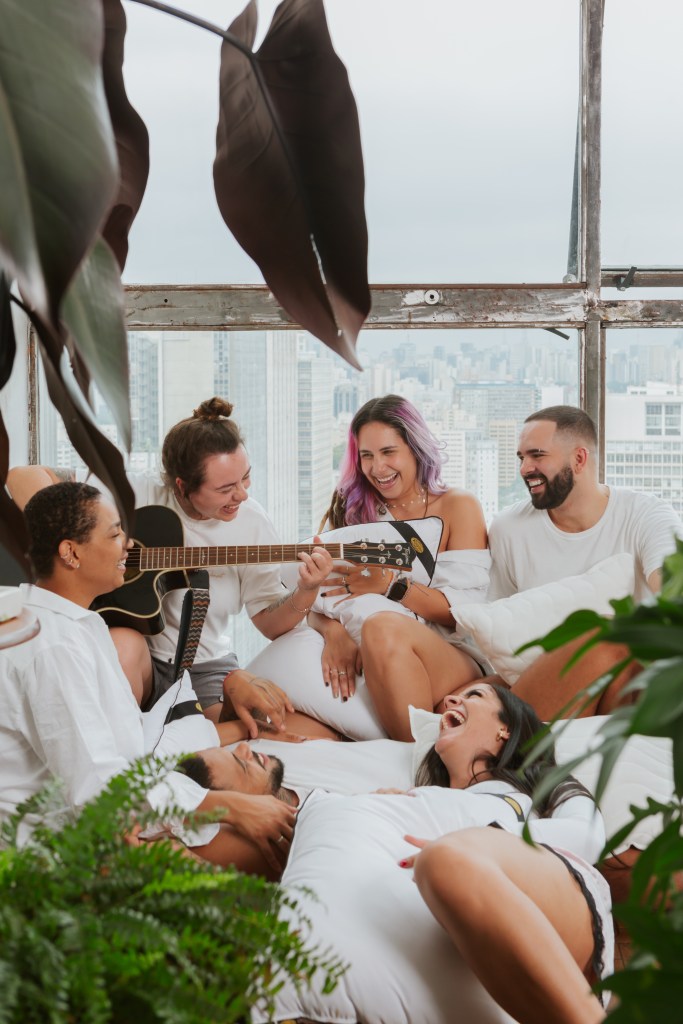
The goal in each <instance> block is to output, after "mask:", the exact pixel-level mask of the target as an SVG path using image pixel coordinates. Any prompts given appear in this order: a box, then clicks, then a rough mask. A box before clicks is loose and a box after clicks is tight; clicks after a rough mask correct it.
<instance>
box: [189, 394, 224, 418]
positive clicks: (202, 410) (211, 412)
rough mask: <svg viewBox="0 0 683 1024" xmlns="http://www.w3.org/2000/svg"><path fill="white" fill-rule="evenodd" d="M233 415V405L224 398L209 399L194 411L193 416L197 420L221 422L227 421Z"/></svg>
mask: <svg viewBox="0 0 683 1024" xmlns="http://www.w3.org/2000/svg"><path fill="white" fill-rule="evenodd" d="M231 413H232V405H231V404H230V402H226V401H225V399H224V398H218V397H217V396H214V397H213V398H208V399H207V400H206V401H205V402H202V404H201V405H200V406H199V407H198V408H197V409H195V410H194V411H193V413H192V415H193V417H194V418H195V419H197V420H220V419H227V418H228V417H229V416H230V414H231Z"/></svg>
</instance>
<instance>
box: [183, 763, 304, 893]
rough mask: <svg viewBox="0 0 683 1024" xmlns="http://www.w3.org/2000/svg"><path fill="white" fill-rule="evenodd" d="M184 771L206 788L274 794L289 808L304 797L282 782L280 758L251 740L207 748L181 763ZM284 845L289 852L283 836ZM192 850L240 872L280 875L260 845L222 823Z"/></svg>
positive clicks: (297, 804)
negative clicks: (251, 745) (235, 744)
mask: <svg viewBox="0 0 683 1024" xmlns="http://www.w3.org/2000/svg"><path fill="white" fill-rule="evenodd" d="M178 771H180V772H183V773H184V774H185V775H187V776H188V778H190V779H192V780H193V781H194V782H196V783H197V784H198V785H199V786H201V787H202V788H203V789H208V790H218V791H222V792H235V793H243V794H245V795H247V796H275V797H277V798H278V800H282V802H283V803H285V804H287V805H288V806H289V807H298V806H299V803H300V801H301V799H303V797H304V795H305V794H304V793H303V792H302V791H297V790H294V789H288V788H285V787H284V786H283V785H282V781H283V778H284V773H285V768H284V765H283V763H282V761H281V760H280V758H279V757H275V756H273V755H268V754H265V753H261V752H260V751H256V750H253V749H252V748H251V747H250V745H249V744H248V743H238V744H237V746H235V747H233V748H228V747H208V748H207V749H205V750H200V751H198V752H197V753H195V754H191V755H190V756H189V757H184V758H183V759H182V760H181V761H180V762H179V764H178ZM280 841H281V842H282V843H283V844H284V845H283V846H282V849H281V853H282V855H283V856H285V857H286V855H287V854H288V853H289V841H288V839H287V837H283V836H281V837H280ZM193 852H194V853H196V854H197V855H198V856H200V857H202V858H203V859H204V860H209V861H211V862H212V863H214V864H220V865H221V866H222V867H228V866H230V865H234V867H236V868H237V869H238V870H239V871H246V872H247V873H249V874H255V875H264V876H265V877H266V878H270V879H271V880H275V879H277V878H279V877H280V874H281V868H280V869H276V868H275V866H274V864H273V862H272V860H270V861H268V860H267V859H266V858H265V857H264V855H263V853H262V852H261V850H260V849H259V847H258V846H257V845H256V844H255V843H253V842H251V841H250V840H248V839H245V838H244V837H243V836H241V835H239V834H238V832H237V831H236V830H235V829H234V828H232V827H231V826H230V825H229V824H227V823H223V824H221V826H220V831H219V833H218V835H217V836H215V837H214V838H213V839H212V840H211V842H210V843H207V844H206V845H205V846H195V847H193Z"/></svg>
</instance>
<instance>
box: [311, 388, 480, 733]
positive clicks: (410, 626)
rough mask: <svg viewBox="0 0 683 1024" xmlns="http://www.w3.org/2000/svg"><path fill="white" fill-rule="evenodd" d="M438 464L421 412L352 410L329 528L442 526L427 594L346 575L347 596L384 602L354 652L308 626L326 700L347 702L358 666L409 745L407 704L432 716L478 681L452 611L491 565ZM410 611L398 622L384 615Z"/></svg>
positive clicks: (374, 575)
mask: <svg viewBox="0 0 683 1024" xmlns="http://www.w3.org/2000/svg"><path fill="white" fill-rule="evenodd" d="M442 463H443V456H442V454H441V450H440V446H439V443H438V441H437V439H436V438H435V437H434V435H433V434H432V433H431V431H430V430H429V428H428V426H427V424H426V422H425V420H424V418H423V417H422V415H421V413H420V412H419V411H418V410H417V409H416V408H415V406H414V405H412V404H411V403H410V402H409V401H408V400H407V399H406V398H401V397H400V396H399V395H384V396H383V397H382V398H373V399H371V400H370V401H369V402H366V404H365V405H364V406H363V407H362V408H361V409H359V411H358V412H357V413H356V415H355V416H354V418H353V420H352V422H351V427H350V430H349V437H348V443H347V449H346V453H345V456H344V459H343V462H342V467H341V472H340V480H339V486H338V487H337V490H336V491H335V492H334V495H333V497H332V503H331V506H330V508H329V510H328V512H327V513H326V521H327V522H328V523H329V525H330V526H332V527H339V526H349V525H353V524H360V523H369V522H376V521H382V520H386V521H391V520H407V519H411V520H415V519H422V518H426V517H427V516H437V517H438V518H440V519H441V520H442V522H443V532H442V535H441V543H440V545H439V552H438V555H437V558H436V571H435V573H434V576H433V579H432V581H431V585H430V586H424V585H422V584H419V583H411V582H410V580H403V579H401V578H400V577H399V576H398V575H397V576H396V578H395V579H394V580H392V581H390V582H389V585H388V586H387V580H386V572H387V570H384V571H383V570H381V569H374V570H370V571H369V573H368V570H364V571H361V569H360V568H356V569H355V570H351V571H349V572H345V585H344V587H338V588H336V589H328V590H327V593H328V594H329V595H332V596H337V597H338V598H339V600H340V601H343V600H344V599H345V598H346V597H349V596H352V597H355V596H358V595H365V594H375V595H377V596H380V595H385V596H386V597H387V598H388V601H387V602H385V607H386V609H387V610H386V611H384V612H379V613H376V614H374V615H372V617H370V618H368V619H367V620H366V622H365V623H364V625H363V628H362V633H361V642H360V646H358V645H357V644H356V642H355V641H354V639H353V638H352V637H351V636H350V635H349V634H348V633H347V631H346V629H345V628H344V626H343V625H341V623H340V622H338V621H336V620H333V619H330V618H325V617H323V616H321V615H315V616H311V618H310V620H309V621H310V622H311V625H313V626H314V627H315V628H316V629H318V630H319V631H320V632H321V633H322V634H323V636H324V638H325V650H324V652H323V675H324V678H325V681H326V682H328V683H329V684H330V685H331V688H332V691H333V692H335V693H336V692H339V693H340V695H341V696H342V698H348V697H351V696H353V693H354V689H355V685H354V680H355V678H356V671H360V669H361V667H362V670H363V673H364V678H365V683H366V685H367V687H368V690H369V692H370V695H371V697H372V700H373V703H374V706H375V710H376V712H377V714H378V716H379V718H380V720H381V722H382V725H383V726H384V728H385V730H386V732H387V733H388V735H389V736H391V737H392V738H393V739H400V740H410V739H411V736H410V727H409V721H408V705H409V704H413V705H414V706H415V707H418V708H424V709H425V710H429V711H431V710H432V708H434V707H436V705H437V704H439V702H440V701H441V700H442V699H443V698H444V697H445V696H446V694H447V693H450V692H451V691H452V690H454V689H457V688H458V687H460V686H462V685H464V684H465V683H467V682H469V681H470V680H472V679H477V678H479V677H480V676H482V675H484V674H485V672H484V670H482V667H481V666H480V664H479V663H478V661H477V660H476V653H477V652H475V651H473V650H472V649H471V648H469V647H467V646H466V645H464V644H463V643H462V642H461V640H460V639H459V638H456V636H455V627H456V621H455V617H454V611H453V609H454V608H457V605H458V603H459V602H462V603H466V602H471V601H483V600H485V597H486V591H487V587H488V571H489V566H490V556H489V552H488V550H487V536H486V525H485V522H484V516H483V513H482V510H481V506H480V504H479V502H478V501H477V499H476V498H475V497H474V495H473V494H470V493H469V492H467V491H463V490H460V489H459V488H454V487H451V488H449V487H446V486H445V485H444V484H443V482H442V480H441V470H442ZM392 602H393V608H394V610H399V611H401V612H406V611H407V612H408V613H409V614H408V616H405V615H404V614H401V615H396V614H393V613H392V611H391V610H389V609H391V608H392Z"/></svg>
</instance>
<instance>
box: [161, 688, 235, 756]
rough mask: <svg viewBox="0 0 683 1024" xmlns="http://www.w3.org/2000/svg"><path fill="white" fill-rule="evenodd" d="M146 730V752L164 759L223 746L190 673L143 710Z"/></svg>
mask: <svg viewBox="0 0 683 1024" xmlns="http://www.w3.org/2000/svg"><path fill="white" fill-rule="evenodd" d="M142 731H143V735H144V738H145V753H146V754H155V755H156V757H159V758H162V759H163V758H167V757H168V758H170V757H176V756H177V757H180V756H181V754H191V753H194V751H195V750H206V748H207V747H218V746H220V743H219V739H218V732H217V731H216V726H215V725H214V724H213V722H211V721H209V719H208V718H206V717H205V716H204V715H203V714H202V708H201V704H200V703H199V702H198V700H197V694H196V693H195V692H194V689H193V687H192V681H191V679H190V674H189V672H184V673H183V675H182V676H181V678H180V679H178V680H177V681H176V682H175V683H174V684H173V686H170V687H169V688H168V690H166V692H165V693H162V695H161V697H159V699H158V701H157V702H156V704H154V705H153V707H151V708H150V709H149V711H143V713H142Z"/></svg>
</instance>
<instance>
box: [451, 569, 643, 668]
mask: <svg viewBox="0 0 683 1024" xmlns="http://www.w3.org/2000/svg"><path fill="white" fill-rule="evenodd" d="M634 581H635V571H634V565H633V555H631V554H628V553H626V552H624V553H622V554H619V555H612V556H611V557H610V558H606V559H604V561H602V562H598V563H597V564H596V565H594V566H593V567H592V568H591V569H589V570H588V571H587V572H584V573H581V575H579V576H568V577H566V578H565V579H562V580H556V581H555V582H553V583H545V584H543V586H540V587H532V588H531V589H530V590H522V591H520V593H519V594H513V596H512V597H503V598H501V599H500V600H498V601H492V602H491V603H490V604H466V605H460V606H458V608H457V609H454V610H453V614H454V616H455V619H456V621H457V623H458V632H459V633H462V634H465V635H469V636H471V637H472V639H473V640H474V642H475V643H476V645H477V647H479V649H480V650H481V652H482V654H483V655H484V656H485V657H486V658H488V660H489V661H490V662H491V664H492V665H493V667H494V669H495V671H496V672H497V673H498V674H499V675H501V676H502V677H503V679H505V680H506V682H508V683H509V684H510V685H513V684H514V683H515V682H516V681H517V678H518V677H519V675H520V673H521V672H523V670H524V669H525V668H527V667H528V666H529V665H531V663H532V662H533V661H535V659H536V658H537V657H538V655H539V654H540V653H541V651H542V648H541V647H539V646H536V647H530V648H529V649H528V650H526V651H524V652H523V653H522V654H515V653H514V652H515V651H516V650H517V648H519V647H521V646H522V645H523V644H525V643H528V642H529V641H530V640H536V639H537V638H539V637H543V636H545V634H546V633H549V632H550V630H551V629H554V628H555V627H556V626H559V625H560V624H561V623H562V622H564V620H565V619H566V618H567V616H568V615H570V614H571V613H572V612H575V611H579V610H580V609H583V608H588V609H590V610H592V611H595V612H598V614H600V615H608V614H609V613H610V612H611V608H610V604H609V602H610V601H611V600H614V599H616V598H622V597H626V596H627V595H628V594H631V593H633V587H634Z"/></svg>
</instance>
